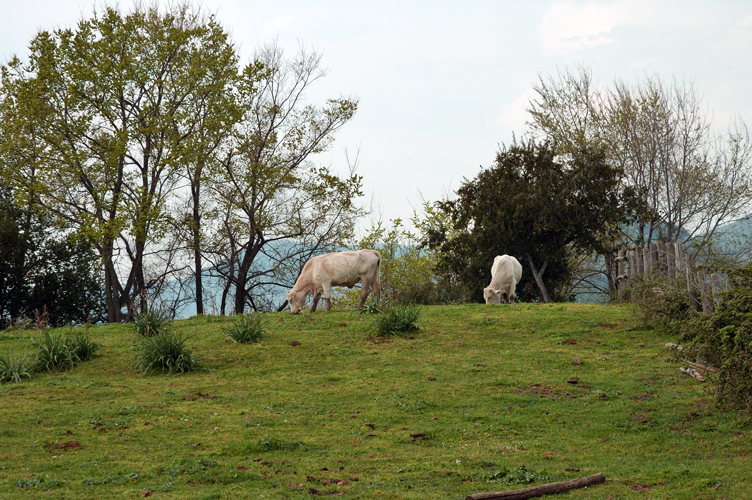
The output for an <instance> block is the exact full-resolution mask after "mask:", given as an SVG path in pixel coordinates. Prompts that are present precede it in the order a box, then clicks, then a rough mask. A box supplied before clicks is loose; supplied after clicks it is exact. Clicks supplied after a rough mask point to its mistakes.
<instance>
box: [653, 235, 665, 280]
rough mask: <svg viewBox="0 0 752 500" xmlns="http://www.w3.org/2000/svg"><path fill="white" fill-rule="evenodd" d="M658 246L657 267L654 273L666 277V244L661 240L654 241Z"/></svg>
mask: <svg viewBox="0 0 752 500" xmlns="http://www.w3.org/2000/svg"><path fill="white" fill-rule="evenodd" d="M656 246H657V248H658V269H657V271H656V274H660V275H661V276H665V277H668V263H667V261H666V244H665V243H664V242H662V241H659V242H657V243H656Z"/></svg>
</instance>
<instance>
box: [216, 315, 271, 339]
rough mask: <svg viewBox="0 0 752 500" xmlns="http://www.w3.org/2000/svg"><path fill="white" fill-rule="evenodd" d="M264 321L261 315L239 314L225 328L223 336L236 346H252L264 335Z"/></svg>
mask: <svg viewBox="0 0 752 500" xmlns="http://www.w3.org/2000/svg"><path fill="white" fill-rule="evenodd" d="M265 327H266V321H265V320H264V315H263V314H262V313H253V314H239V315H237V316H235V318H234V319H233V321H232V326H230V327H229V328H227V329H226V330H225V331H224V332H225V335H227V336H228V337H230V338H231V339H232V340H234V341H235V342H237V343H238V344H253V343H255V342H258V341H259V340H261V337H263V335H264V330H265Z"/></svg>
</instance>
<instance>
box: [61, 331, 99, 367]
mask: <svg viewBox="0 0 752 500" xmlns="http://www.w3.org/2000/svg"><path fill="white" fill-rule="evenodd" d="M67 342H68V345H69V348H70V351H71V354H72V355H73V356H74V358H75V359H76V361H77V362H81V361H89V360H90V359H92V358H93V357H94V356H95V354H96V352H97V351H98V350H99V344H97V343H96V342H94V341H92V340H91V337H89V334H88V333H77V334H75V335H71V336H70V337H68V338H67Z"/></svg>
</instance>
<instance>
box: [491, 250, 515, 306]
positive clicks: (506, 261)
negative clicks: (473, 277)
mask: <svg viewBox="0 0 752 500" xmlns="http://www.w3.org/2000/svg"><path fill="white" fill-rule="evenodd" d="M521 278H522V265H520V262H519V261H518V260H517V259H515V258H514V257H512V256H510V255H497V256H496V257H494V262H493V265H492V266H491V284H490V285H488V286H487V287H486V288H484V289H483V298H484V299H486V304H500V303H501V302H502V301H503V302H509V303H510V304H513V303H514V289H515V288H516V287H517V283H519V281H520V279H521Z"/></svg>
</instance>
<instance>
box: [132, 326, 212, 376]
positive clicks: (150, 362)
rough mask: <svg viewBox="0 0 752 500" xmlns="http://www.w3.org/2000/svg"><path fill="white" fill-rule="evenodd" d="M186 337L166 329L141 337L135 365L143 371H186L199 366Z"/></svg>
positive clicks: (145, 372)
mask: <svg viewBox="0 0 752 500" xmlns="http://www.w3.org/2000/svg"><path fill="white" fill-rule="evenodd" d="M185 341H186V339H185V338H184V337H183V336H181V335H179V334H177V333H175V332H173V331H172V330H166V331H164V332H161V333H159V334H158V335H152V336H144V337H141V338H140V340H139V341H138V344H137V346H136V348H137V351H138V353H137V355H136V360H135V362H134V367H135V368H136V370H138V371H139V372H141V373H144V374H147V375H148V374H151V373H154V372H162V373H185V372H190V371H192V370H194V369H195V368H196V366H197V362H196V358H195V357H194V355H193V353H192V352H191V350H190V349H189V348H188V347H187V346H186V345H185Z"/></svg>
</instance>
